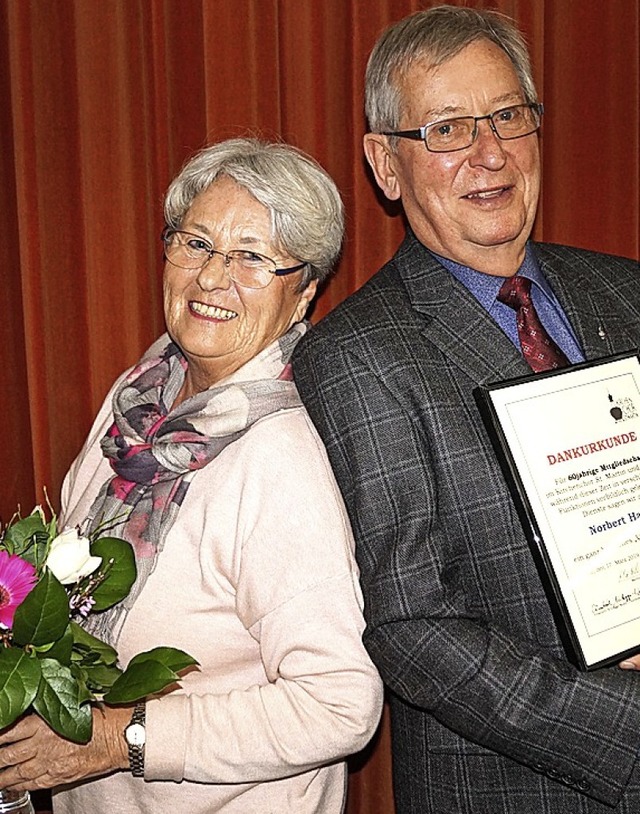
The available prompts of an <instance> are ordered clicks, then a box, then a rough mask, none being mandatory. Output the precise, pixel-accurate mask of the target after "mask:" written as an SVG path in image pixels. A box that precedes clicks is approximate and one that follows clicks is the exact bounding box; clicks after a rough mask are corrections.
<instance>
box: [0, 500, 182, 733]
mask: <svg viewBox="0 0 640 814" xmlns="http://www.w3.org/2000/svg"><path fill="white" fill-rule="evenodd" d="M100 533H101V532H100V530H98V533H97V534H94V535H92V539H89V538H87V537H84V536H82V535H81V534H80V533H79V532H78V530H77V529H65V530H63V531H62V532H60V533H59V532H58V528H57V518H56V515H55V513H54V512H53V511H51V519H50V520H47V518H46V515H45V512H44V511H43V509H42V508H41V507H40V506H38V507H36V508H35V509H34V510H33V512H32V513H31V514H30V515H28V516H27V517H20V516H19V515H17V516H16V517H14V518H13V519H12V520H11V521H10V523H9V524H8V525H7V526H6V527H5V528H4V529H1V530H0V728H4V727H6V726H9V725H10V724H12V723H13V722H14V721H15V720H16V719H17V718H19V717H20V715H22V714H23V713H25V712H27V711H32V712H35V713H37V714H38V715H40V716H41V717H42V718H43V719H44V720H45V721H46V722H47V723H48V724H49V726H50V727H51V728H52V729H53V730H54V731H56V732H57V733H58V734H60V735H62V736H63V737H65V738H68V739H69V740H72V741H76V742H77V743H86V742H87V741H88V740H90V738H91V727H92V715H91V705H92V703H95V702H101V703H104V704H108V705H117V704H128V703H131V702H133V701H137V700H138V699H140V698H143V697H145V696H146V695H149V694H151V693H156V692H159V691H160V690H162V689H164V688H165V687H167V686H168V685H169V684H171V683H173V682H175V681H176V680H177V679H178V673H179V672H180V671H181V670H184V669H185V668H187V667H189V666H191V665H194V664H196V662H195V660H194V659H193V658H191V656H189V655H187V654H186V653H184V652H183V651H182V650H177V649H175V648H170V647H157V648H155V649H154V650H150V651H148V652H145V653H141V654H139V655H137V656H135V657H134V658H133V659H132V660H131V661H130V662H129V665H128V666H127V669H126V670H124V671H123V670H121V669H120V667H119V666H118V655H117V653H116V651H115V650H114V649H113V648H112V647H110V646H109V645H108V644H106V643H105V642H103V641H101V640H100V639H98V638H96V637H95V636H92V635H91V634H90V633H88V632H87V631H86V630H84V629H83V627H82V624H81V623H82V620H83V619H85V618H86V617H87V616H89V614H93V613H100V612H101V611H104V610H106V609H107V608H110V607H112V606H113V605H115V604H116V603H117V602H120V601H121V600H122V599H124V597H126V596H127V595H128V593H129V591H130V589H131V586H132V585H133V583H134V581H135V578H136V564H135V558H134V555H133V550H132V548H131V546H130V545H129V543H127V542H126V541H125V540H121V539H119V538H117V537H109V536H100Z"/></svg>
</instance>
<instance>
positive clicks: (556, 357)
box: [498, 275, 569, 373]
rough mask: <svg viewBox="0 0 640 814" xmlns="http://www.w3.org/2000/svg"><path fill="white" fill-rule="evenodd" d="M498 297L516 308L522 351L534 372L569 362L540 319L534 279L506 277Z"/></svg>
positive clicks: (562, 365)
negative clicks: (533, 299)
mask: <svg viewBox="0 0 640 814" xmlns="http://www.w3.org/2000/svg"><path fill="white" fill-rule="evenodd" d="M498 300H500V302H503V303H504V304H505V305H509V306H510V307H511V308H513V309H514V311H515V312H516V323H517V325H518V337H519V339H520V345H521V346H522V354H523V356H524V358H525V360H526V362H527V364H528V365H529V367H530V368H531V369H532V370H533V371H535V373H540V372H541V371H543V370H555V369H556V368H558V367H566V365H568V364H569V360H568V359H567V357H566V356H565V355H564V353H563V352H562V351H561V350H560V348H559V347H558V346H557V345H556V343H555V342H554V341H553V339H552V338H551V337H550V336H549V334H548V333H547V332H546V331H545V329H544V326H543V325H542V323H541V322H540V318H539V317H538V314H537V312H536V309H535V308H534V305H533V302H532V301H531V280H529V279H528V278H527V277H519V276H517V275H515V276H513V277H507V279H506V280H505V281H504V283H503V284H502V285H501V287H500V291H499V292H498Z"/></svg>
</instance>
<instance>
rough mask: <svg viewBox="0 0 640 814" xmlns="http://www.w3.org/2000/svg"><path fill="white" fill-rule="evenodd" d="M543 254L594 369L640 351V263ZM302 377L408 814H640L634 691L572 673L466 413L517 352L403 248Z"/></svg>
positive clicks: (344, 313)
mask: <svg viewBox="0 0 640 814" xmlns="http://www.w3.org/2000/svg"><path fill="white" fill-rule="evenodd" d="M534 250H535V253H536V256H537V258H538V260H539V263H540V266H541V268H542V270H543V272H544V274H545V276H546V278H547V279H548V281H549V282H550V284H551V286H552V287H553V289H554V291H555V292H556V295H557V297H558V299H559V301H560V302H561V304H562V306H563V308H564V309H565V312H566V314H567V316H568V318H569V319H570V321H571V323H572V325H573V327H574V329H575V332H576V334H577V337H578V339H579V341H580V343H581V345H582V347H583V349H584V351H585V354H586V356H587V358H588V359H595V358H599V357H602V356H606V355H608V354H611V353H614V352H621V351H626V350H630V349H636V348H638V347H639V346H640V268H639V266H638V263H636V262H634V261H631V260H626V259H623V258H617V257H611V256H605V255H601V254H595V253H591V252H586V251H582V250H578V249H573V248H568V247H561V246H553V245H547V244H535V245H534ZM294 371H295V378H296V382H297V384H298V387H299V389H300V392H301V394H302V397H303V400H304V402H305V404H306V405H307V408H308V410H309V413H310V414H311V417H312V419H313V421H314V422H315V424H316V426H317V428H318V430H319V432H320V434H321V436H322V437H323V439H324V441H325V443H326V445H327V449H328V453H329V457H330V459H331V462H332V465H333V467H334V470H335V474H336V476H337V479H338V482H339V484H340V486H341V489H342V491H343V494H344V497H345V501H346V504H347V507H348V510H349V514H350V517H351V521H352V523H353V528H354V533H355V536H356V541H357V554H358V561H359V564H360V568H361V574H362V586H363V590H364V595H365V605H366V607H365V613H366V619H367V630H366V633H365V642H366V645H367V648H368V650H369V652H370V653H371V656H372V658H373V660H374V662H375V663H376V664H377V666H378V668H379V670H380V672H381V674H382V677H383V679H384V680H385V683H386V685H387V687H388V688H389V690H390V702H391V719H392V744H393V768H394V790H395V797H396V805H397V812H398V814H428V813H430V812H434V814H466V813H467V812H468V813H469V814H512V813H513V814H580V813H581V812H583V813H584V814H587V812H588V814H595V813H596V812H598V814H611V812H612V811H614V812H616V813H617V814H631V812H635V814H638V812H640V772H639V771H638V766H637V764H638V757H639V755H640V673H635V672H633V671H631V672H629V671H623V670H620V669H619V668H618V667H612V668H609V669H603V670H596V671H593V672H590V673H581V672H579V671H578V670H576V669H575V668H574V667H573V666H571V664H570V663H569V662H568V661H567V659H566V656H565V653H564V651H563V648H562V645H561V643H560V640H559V637H558V633H557V628H556V626H555V624H554V621H553V618H552V615H551V611H550V608H549V604H548V602H547V599H546V596H545V593H544V590H543V587H542V583H541V581H540V578H539V576H538V573H537V571H536V568H535V565H534V562H533V560H532V556H531V554H530V551H529V548H528V545H527V542H526V539H525V537H524V534H523V531H522V528H521V525H520V523H519V520H518V517H517V514H516V512H515V509H514V506H513V503H512V500H511V497H510V494H509V491H508V489H507V487H506V484H505V482H504V479H503V476H502V473H501V470H500V468H499V465H498V463H497V461H496V458H495V456H494V452H493V450H492V447H491V445H490V441H489V438H488V436H487V434H486V431H485V429H484V425H483V423H482V421H481V419H480V415H479V412H478V410H477V407H476V404H475V401H474V398H473V395H472V391H473V389H474V388H475V387H476V386H477V385H478V384H480V383H490V382H495V381H499V380H504V379H510V378H513V377H516V376H521V375H525V374H528V373H530V370H529V368H528V367H527V365H526V363H525V362H524V360H523V359H522V357H521V355H520V353H519V351H518V350H517V349H516V348H515V347H514V346H513V344H512V343H511V342H510V341H509V339H508V338H507V337H506V336H505V334H504V333H503V332H502V331H501V330H500V328H499V327H498V326H497V325H496V324H495V323H494V321H493V320H492V319H491V318H490V317H489V316H488V314H487V313H486V312H485V311H484V310H483V308H482V307H481V306H480V305H479V304H478V303H477V301H476V300H475V298H474V297H473V296H472V295H471V294H470V293H469V292H468V291H467V290H466V289H465V288H464V287H463V286H462V285H461V284H460V283H458V282H457V281H456V280H455V279H454V278H453V277H452V276H451V275H450V274H449V273H448V272H447V271H446V270H445V269H444V268H443V267H442V266H441V265H440V264H439V263H438V262H437V261H436V260H435V258H434V257H433V256H432V255H431V254H430V253H429V252H428V251H426V249H425V248H424V247H423V246H422V245H421V244H420V243H419V242H418V241H417V240H416V238H415V237H414V236H413V235H412V234H411V233H409V234H408V235H407V237H406V239H405V241H404V242H403V244H402V245H401V247H400V248H399V250H398V252H397V253H396V255H395V257H394V258H393V259H392V260H391V261H390V262H389V263H388V264H387V265H386V266H384V268H382V269H381V270H380V271H379V272H378V274H376V275H375V276H374V277H373V278H372V279H371V280H370V281H369V282H368V283H367V284H366V285H365V286H363V288H362V289H360V290H359V291H358V292H357V293H356V294H354V295H353V296H352V297H350V298H349V299H348V300H347V301H346V302H344V303H343V304H342V305H341V306H339V307H338V308H336V309H335V310H334V311H333V312H332V313H331V314H330V315H329V316H328V317H326V318H325V319H324V320H322V321H321V322H320V323H319V325H318V326H316V327H315V328H314V329H312V330H311V331H310V332H309V333H308V334H307V336H306V337H305V338H304V339H303V341H302V342H301V343H300V346H299V347H298V349H297V351H296V355H295V357H294ZM639 640H640V630H639Z"/></svg>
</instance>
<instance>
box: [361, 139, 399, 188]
mask: <svg viewBox="0 0 640 814" xmlns="http://www.w3.org/2000/svg"><path fill="white" fill-rule="evenodd" d="M363 146H364V154H365V156H366V158H367V161H368V162H369V166H370V167H371V169H372V170H373V174H374V175H375V178H376V182H377V184H378V186H379V187H380V189H381V190H382V191H383V192H384V194H385V195H386V196H387V198H388V199H389V200H390V201H397V200H398V199H399V198H400V197H401V195H402V191H401V189H400V183H399V181H398V176H397V175H396V172H395V160H394V159H395V156H394V154H393V153H392V152H391V149H390V148H389V139H388V138H387V136H381V135H380V134H379V133H366V134H365V136H364V139H363Z"/></svg>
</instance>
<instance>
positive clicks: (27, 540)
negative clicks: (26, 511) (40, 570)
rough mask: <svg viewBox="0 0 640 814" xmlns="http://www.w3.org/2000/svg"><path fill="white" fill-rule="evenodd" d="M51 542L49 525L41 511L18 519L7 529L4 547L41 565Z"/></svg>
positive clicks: (35, 564)
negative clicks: (44, 520) (47, 525)
mask: <svg viewBox="0 0 640 814" xmlns="http://www.w3.org/2000/svg"><path fill="white" fill-rule="evenodd" d="M48 543H49V535H48V533H47V527H46V525H45V523H44V522H43V520H42V517H41V515H40V513H39V512H33V513H32V514H30V515H29V516H28V517H23V518H22V519H20V520H17V521H16V522H15V523H13V524H12V525H11V526H9V527H8V528H7V529H5V532H4V535H3V538H2V547H3V548H5V549H6V550H7V551H8V552H9V553H10V554H18V555H20V556H21V557H22V558H23V559H25V560H26V561H27V562H30V563H31V564H32V565H34V566H37V567H39V566H40V565H41V564H42V561H43V556H44V552H45V551H46V548H47V545H48Z"/></svg>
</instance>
